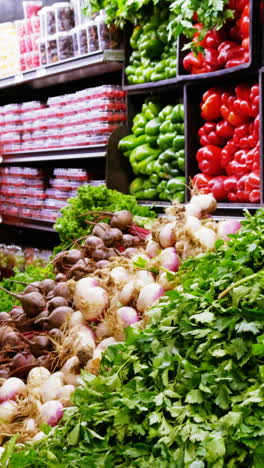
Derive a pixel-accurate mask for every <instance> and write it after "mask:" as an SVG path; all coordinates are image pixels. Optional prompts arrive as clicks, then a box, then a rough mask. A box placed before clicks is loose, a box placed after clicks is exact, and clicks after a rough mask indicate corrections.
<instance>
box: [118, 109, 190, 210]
mask: <svg viewBox="0 0 264 468" xmlns="http://www.w3.org/2000/svg"><path fill="white" fill-rule="evenodd" d="M183 121H184V111H183V105H182V104H176V106H174V107H173V106H170V105H168V106H166V107H164V108H163V109H162V110H161V108H160V105H159V104H157V103H156V102H153V101H148V100H146V101H145V103H144V104H143V106H142V112H141V113H140V114H137V115H136V116H135V117H134V120H133V126H132V132H133V133H132V134H131V135H129V136H127V137H124V138H123V139H122V140H121V141H120V142H119V149H120V150H121V151H123V152H124V155H125V156H126V157H128V158H129V161H130V164H131V166H132V169H133V172H134V174H135V175H138V176H139V177H137V178H136V179H134V180H133V182H132V183H131V185H130V193H131V194H132V195H134V196H135V197H136V198H137V199H143V200H144V199H146V200H155V199H160V200H177V201H179V202H180V203H182V202H183V201H184V187H185V177H184V176H183V174H184V164H185V151H184V124H183ZM142 176H145V177H142Z"/></svg>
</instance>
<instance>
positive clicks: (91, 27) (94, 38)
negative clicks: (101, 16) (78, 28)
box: [87, 20, 100, 53]
mask: <svg viewBox="0 0 264 468" xmlns="http://www.w3.org/2000/svg"><path fill="white" fill-rule="evenodd" d="M87 39H88V52H89V53H92V52H97V51H98V50H99V49H100V46H99V32H98V24H97V23H96V22H95V21H92V20H91V21H89V22H88V23H87Z"/></svg>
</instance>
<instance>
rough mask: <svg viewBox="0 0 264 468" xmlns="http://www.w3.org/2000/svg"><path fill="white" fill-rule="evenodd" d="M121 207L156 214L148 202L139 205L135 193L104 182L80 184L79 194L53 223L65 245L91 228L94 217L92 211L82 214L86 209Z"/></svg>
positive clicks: (121, 208) (144, 215)
mask: <svg viewBox="0 0 264 468" xmlns="http://www.w3.org/2000/svg"><path fill="white" fill-rule="evenodd" d="M118 210H129V211H131V213H132V214H134V215H137V216H141V217H150V218H154V217H155V216H156V214H155V212H154V211H153V210H151V209H150V208H148V207H147V206H140V205H138V203H137V201H136V199H135V197H132V196H131V195H124V194H123V193H121V192H118V191H117V190H110V189H108V188H107V187H106V186H105V185H101V186H99V187H92V186H91V185H82V186H81V187H79V188H78V191H77V195H76V196H75V197H73V198H70V199H69V200H68V205H67V206H66V207H65V208H62V210H61V212H62V216H61V217H60V218H58V219H57V221H56V223H55V226H54V227H55V229H56V230H57V231H58V233H59V236H60V240H61V243H62V245H63V247H65V246H66V245H69V244H70V243H72V242H73V241H74V240H76V239H80V238H81V237H83V236H87V235H88V234H89V233H90V232H91V230H92V226H91V225H89V224H87V221H94V220H95V218H94V216H93V214H89V215H87V216H83V215H84V214H85V213H87V212H90V211H93V212H96V211H107V212H114V211H118ZM104 221H106V222H107V221H109V219H107V218H106V219H104ZM137 221H139V218H137Z"/></svg>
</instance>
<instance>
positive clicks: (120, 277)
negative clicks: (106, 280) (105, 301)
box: [110, 267, 129, 285]
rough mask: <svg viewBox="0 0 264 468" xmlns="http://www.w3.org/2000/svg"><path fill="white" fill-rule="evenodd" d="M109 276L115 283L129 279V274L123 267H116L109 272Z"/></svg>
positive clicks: (125, 281) (121, 282)
mask: <svg viewBox="0 0 264 468" xmlns="http://www.w3.org/2000/svg"><path fill="white" fill-rule="evenodd" d="M110 277H111V278H112V280H113V281H114V283H115V284H118V285H119V284H123V283H127V281H128V280H129V274H128V272H127V271H126V270H125V268H124V267H116V268H113V270H112V271H111V272H110Z"/></svg>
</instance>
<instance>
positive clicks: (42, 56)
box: [39, 39, 48, 65]
mask: <svg viewBox="0 0 264 468" xmlns="http://www.w3.org/2000/svg"><path fill="white" fill-rule="evenodd" d="M46 44H47V43H46V40H45V39H40V40H39V60H40V64H41V65H47V61H48V60H47V50H46Z"/></svg>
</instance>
